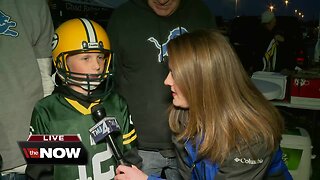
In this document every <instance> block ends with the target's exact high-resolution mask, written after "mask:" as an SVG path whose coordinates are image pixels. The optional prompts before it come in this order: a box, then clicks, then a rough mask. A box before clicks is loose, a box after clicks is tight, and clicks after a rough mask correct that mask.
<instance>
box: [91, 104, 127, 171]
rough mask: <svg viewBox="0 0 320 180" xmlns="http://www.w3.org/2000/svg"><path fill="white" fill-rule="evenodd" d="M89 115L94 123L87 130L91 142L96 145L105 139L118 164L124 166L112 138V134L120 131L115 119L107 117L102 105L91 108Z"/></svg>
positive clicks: (120, 154)
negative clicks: (91, 139)
mask: <svg viewBox="0 0 320 180" xmlns="http://www.w3.org/2000/svg"><path fill="white" fill-rule="evenodd" d="M91 114H92V116H93V120H94V121H95V122H96V125H94V126H93V127H92V128H90V130H89V131H90V134H91V136H92V138H93V140H94V141H95V142H96V143H97V142H99V141H100V140H102V139H106V141H107V143H108V144H109V146H110V148H111V149H112V152H113V155H114V157H115V158H116V160H117V161H118V163H119V164H121V165H125V162H124V160H123V155H122V153H121V151H120V150H119V147H118V146H117V144H116V143H115V142H114V139H113V137H112V133H114V132H119V131H120V126H119V124H118V122H117V120H116V118H115V117H107V114H106V111H105V109H104V107H103V106H102V104H98V105H95V106H93V107H92V108H91Z"/></svg>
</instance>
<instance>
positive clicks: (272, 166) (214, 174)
mask: <svg viewBox="0 0 320 180" xmlns="http://www.w3.org/2000/svg"><path fill="white" fill-rule="evenodd" d="M175 144H176V145H177V142H175ZM252 148H253V150H254V151H255V152H256V151H257V152H256V153H257V154H258V156H259V152H265V151H259V150H261V149H262V148H261V144H256V145H253V146H252ZM259 148H260V149H259ZM177 150H178V154H177V155H178V158H179V170H180V173H181V175H182V176H183V178H184V179H195V180H222V179H229V178H232V179H236V180H238V179H239V180H243V179H269V178H272V179H273V180H277V179H279V180H280V179H281V180H283V179H285V180H292V177H291V175H290V173H289V171H288V169H287V167H286V165H285V164H284V162H283V160H282V151H281V149H280V148H278V150H277V151H276V152H274V153H273V154H271V155H266V156H263V155H264V154H263V153H261V157H263V158H261V159H259V158H258V160H250V159H248V158H247V159H245V158H238V157H239V154H236V153H235V155H234V156H233V155H232V153H231V158H229V161H228V160H226V161H225V163H224V164H223V165H222V166H220V165H219V164H217V163H212V162H211V161H210V160H208V159H198V158H197V152H198V146H196V147H194V146H193V145H192V143H191V142H190V141H188V142H186V143H185V144H184V145H183V146H181V144H180V145H178V146H177ZM234 157H236V158H234ZM241 157H242V156H241ZM259 157H260V156H259ZM154 179H159V178H157V177H153V176H149V177H148V180H154Z"/></svg>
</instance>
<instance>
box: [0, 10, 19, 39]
mask: <svg viewBox="0 0 320 180" xmlns="http://www.w3.org/2000/svg"><path fill="white" fill-rule="evenodd" d="M16 26H17V23H16V22H14V21H10V17H9V16H7V15H6V14H4V13H3V12H2V11H0V35H5V36H12V37H17V36H18V35H19V33H18V32H17V31H15V30H12V29H10V28H13V27H16Z"/></svg>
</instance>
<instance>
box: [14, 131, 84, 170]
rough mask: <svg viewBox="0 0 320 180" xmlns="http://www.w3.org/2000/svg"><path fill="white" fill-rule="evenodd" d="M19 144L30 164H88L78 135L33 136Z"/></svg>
mask: <svg viewBox="0 0 320 180" xmlns="http://www.w3.org/2000/svg"><path fill="white" fill-rule="evenodd" d="M18 144H19V146H20V148H21V151H22V153H23V155H24V157H25V160H26V162H27V163H28V164H80V165H83V164H86V163H87V151H86V149H85V148H84V146H83V144H82V143H81V141H80V139H79V137H78V136H77V135H31V136H30V137H29V139H28V140H27V141H20V142H18Z"/></svg>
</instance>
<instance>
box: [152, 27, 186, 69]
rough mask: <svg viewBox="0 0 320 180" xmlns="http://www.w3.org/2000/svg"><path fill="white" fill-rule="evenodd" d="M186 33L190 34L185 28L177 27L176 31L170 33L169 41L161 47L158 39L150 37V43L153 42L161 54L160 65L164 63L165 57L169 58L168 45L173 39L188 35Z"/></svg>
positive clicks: (159, 56) (159, 57)
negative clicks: (184, 34)
mask: <svg viewBox="0 0 320 180" xmlns="http://www.w3.org/2000/svg"><path fill="white" fill-rule="evenodd" d="M186 32H188V31H187V30H186V28H184V27H180V28H179V27H176V28H175V29H173V30H171V31H170V34H169V36H168V38H167V41H166V42H165V43H163V44H161V45H160V43H159V42H158V40H156V38H154V37H150V38H149V39H148V41H150V42H153V43H154V45H155V46H156V48H157V49H159V54H158V62H159V63H162V62H163V58H164V57H165V56H168V51H167V45H168V43H169V41H170V40H171V39H174V38H176V37H177V36H180V35H181V34H183V33H186Z"/></svg>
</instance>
